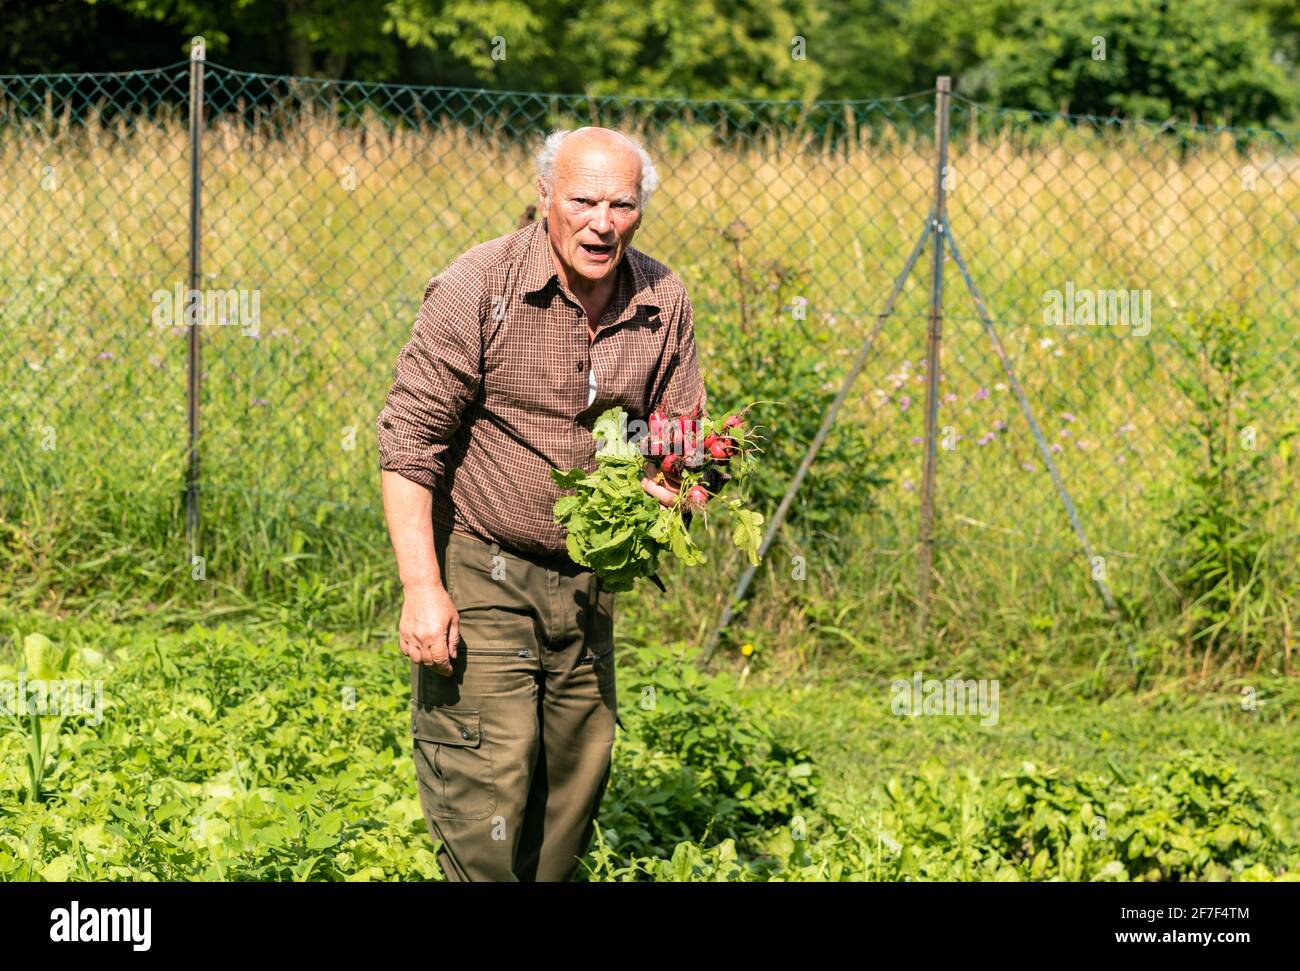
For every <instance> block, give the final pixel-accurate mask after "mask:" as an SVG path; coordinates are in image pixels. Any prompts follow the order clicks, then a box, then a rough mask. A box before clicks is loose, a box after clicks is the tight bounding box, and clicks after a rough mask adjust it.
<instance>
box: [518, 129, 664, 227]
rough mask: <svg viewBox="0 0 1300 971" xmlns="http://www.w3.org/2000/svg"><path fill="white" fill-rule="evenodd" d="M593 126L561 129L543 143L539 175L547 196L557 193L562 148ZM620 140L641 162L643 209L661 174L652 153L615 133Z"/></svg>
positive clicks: (539, 161)
mask: <svg viewBox="0 0 1300 971" xmlns="http://www.w3.org/2000/svg"><path fill="white" fill-rule="evenodd" d="M591 130H592V126H590V125H589V126H587V127H585V128H574V129H561V130H559V131H553V132H551V133H550V134H549V135H547V136H546V141H544V142H542V147H541V149H539V150H538V152H537V175H538V177H539V178H540V179H541V180H542V182H543V183H544V184H545V186H546V193H547V195H553V194H554V192H555V157H556V156H557V155H559V154H560V146H561V145H563V144H564V140H565V139H566V138H568V137H569V136H570V135H576V134H578V132H584V131H591ZM614 134H615V135H617V136H618V137H619V138H621V139H623V141H624V142H626V143H627V146H628V148H630V149H632V151H634V152H636V154H637V157H638V158H639V159H640V160H641V184H640V186H638V191H639V199H638V202H639V204H640V206H641V208H642V209H645V207H646V204H647V203H648V202H649V201H650V195H651V193H653V192H654V191H655V189H657V188H659V173H658V172H656V171H655V164H654V162H652V161H651V160H650V153H649V152H647V151H646V150H645V149H644V148H643V147H642V145H641V143H640V142H638V141H637V140H636V139H635V138H630V137H628V136H627V135H624V134H623V133H622V132H614Z"/></svg>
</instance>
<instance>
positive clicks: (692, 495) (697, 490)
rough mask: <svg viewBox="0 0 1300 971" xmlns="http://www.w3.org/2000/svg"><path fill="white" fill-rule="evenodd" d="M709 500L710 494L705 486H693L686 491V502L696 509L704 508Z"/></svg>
mask: <svg viewBox="0 0 1300 971" xmlns="http://www.w3.org/2000/svg"><path fill="white" fill-rule="evenodd" d="M708 501H709V494H708V493H707V492H705V491H704V486H691V487H690V489H689V490H688V491H687V493H686V502H687V504H688V505H689V506H691V507H692V508H694V509H702V508H703V507H704V504H705V503H706V502H708Z"/></svg>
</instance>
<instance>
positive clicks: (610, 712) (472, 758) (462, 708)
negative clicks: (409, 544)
mask: <svg viewBox="0 0 1300 971" xmlns="http://www.w3.org/2000/svg"><path fill="white" fill-rule="evenodd" d="M435 547H436V550H437V555H438V564H439V568H440V569H441V571H442V577H443V585H444V586H445V587H446V589H447V592H448V594H449V595H450V596H451V601H452V603H453V604H454V605H455V606H456V609H457V611H458V612H459V614H460V649H459V654H458V656H457V657H456V659H455V660H454V661H453V662H452V673H451V675H450V677H448V676H444V675H442V674H440V673H439V672H438V671H437V670H436V669H434V668H433V667H431V666H425V665H422V664H418V663H416V662H412V663H411V735H412V738H413V745H412V748H413V754H414V758H415V768H416V778H417V781H418V785H419V793H420V804H421V806H422V808H423V811H424V818H425V822H426V823H427V825H428V829H429V836H430V838H431V839H432V840H433V841H434V843H435V845H437V844H440V848H439V850H438V861H439V864H440V865H441V867H442V870H443V873H444V874H445V875H446V877H447V879H448V880H455V881H461V880H498V881H533V880H545V881H553V880H570V879H572V878H573V876H574V875H575V874H576V873H577V870H578V860H579V858H580V857H581V856H583V855H584V854H585V853H586V852H587V849H588V846H589V844H590V841H591V836H592V833H593V832H594V827H593V822H594V820H595V818H596V814H597V812H598V811H599V809H600V802H601V799H602V797H603V796H604V793H605V787H606V785H607V784H608V782H609V771H610V753H611V749H612V747H613V744H614V725H615V719H616V718H617V714H618V707H617V699H616V695H615V679H614V596H615V595H614V594H613V593H610V592H609V591H606V590H604V589H602V588H601V586H600V584H599V583H598V581H597V579H596V576H595V574H594V573H592V572H591V571H590V570H588V569H586V568H584V567H579V566H577V565H575V564H574V563H572V562H571V561H570V560H568V558H567V557H565V558H563V559H561V560H546V559H544V558H540V557H532V556H528V555H524V554H515V553H511V552H508V551H506V550H503V549H501V548H500V547H499V546H498V545H497V544H495V543H493V544H488V543H484V542H482V541H480V540H478V539H476V538H474V537H471V536H467V535H465V534H462V533H458V532H451V533H446V532H443V531H441V530H438V531H436V533H435Z"/></svg>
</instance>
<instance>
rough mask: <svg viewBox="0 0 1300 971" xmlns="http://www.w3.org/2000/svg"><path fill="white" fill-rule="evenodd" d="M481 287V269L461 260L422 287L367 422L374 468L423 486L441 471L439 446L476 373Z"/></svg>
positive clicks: (479, 372)
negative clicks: (380, 401)
mask: <svg viewBox="0 0 1300 971" xmlns="http://www.w3.org/2000/svg"><path fill="white" fill-rule="evenodd" d="M486 294H487V291H486V287H485V286H484V282H483V271H482V269H481V268H479V267H477V266H475V265H473V264H471V263H469V262H468V261H465V260H458V261H457V262H455V263H453V264H452V265H451V266H450V267H448V268H447V270H446V271H445V272H444V273H442V274H441V275H439V276H436V277H434V278H433V279H432V280H430V281H429V283H428V286H426V287H425V291H424V301H423V303H422V304H421V305H420V312H419V314H418V315H417V316H416V320H415V325H414V326H413V327H412V329H411V338H410V340H409V341H407V343H406V346H405V347H403V348H402V350H401V353H399V354H398V356H397V366H396V369H395V375H394V381H393V385H392V387H391V388H390V389H389V392H388V397H387V399H386V400H385V402H384V406H383V408H382V409H380V412H379V417H378V418H377V419H376V422H375V428H376V431H377V432H378V437H379V467H380V468H381V469H386V470H390V471H393V472H398V473H400V474H401V475H402V476H404V477H405V478H408V479H410V480H412V481H413V482H418V483H420V484H421V485H424V486H428V487H429V488H433V487H434V486H435V485H436V484H437V482H438V480H439V479H441V478H442V476H443V472H444V468H443V453H444V452H445V451H446V450H447V446H448V445H449V443H450V441H451V438H452V435H453V434H454V433H455V431H456V429H457V428H458V427H459V425H460V420H461V414H462V413H463V412H464V410H465V406H466V404H468V403H469V402H470V401H471V400H472V399H473V398H474V396H475V395H476V394H478V389H479V385H480V383H481V381H482V377H483V369H482V361H483V319H484V308H485V301H486V299H487V297H486Z"/></svg>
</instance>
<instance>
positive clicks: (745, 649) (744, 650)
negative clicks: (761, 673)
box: [740, 644, 754, 657]
mask: <svg viewBox="0 0 1300 971" xmlns="http://www.w3.org/2000/svg"><path fill="white" fill-rule="evenodd" d="M740 653H741V654H743V655H745V657H749V656H750V655H751V654H753V653H754V645H753V644H742V645H741V646H740Z"/></svg>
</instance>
